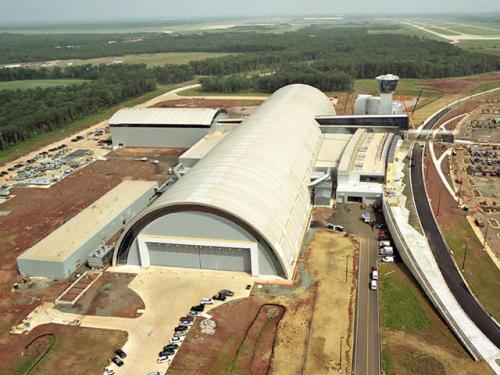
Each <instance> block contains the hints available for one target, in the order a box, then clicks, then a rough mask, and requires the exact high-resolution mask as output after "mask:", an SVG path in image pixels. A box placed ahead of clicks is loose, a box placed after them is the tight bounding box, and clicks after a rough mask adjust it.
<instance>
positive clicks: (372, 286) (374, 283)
mask: <svg viewBox="0 0 500 375" xmlns="http://www.w3.org/2000/svg"><path fill="white" fill-rule="evenodd" d="M370 289H371V290H377V280H373V279H372V280H370Z"/></svg>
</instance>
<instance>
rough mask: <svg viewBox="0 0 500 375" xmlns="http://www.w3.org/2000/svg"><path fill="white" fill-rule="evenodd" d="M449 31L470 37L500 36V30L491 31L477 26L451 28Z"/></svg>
mask: <svg viewBox="0 0 500 375" xmlns="http://www.w3.org/2000/svg"><path fill="white" fill-rule="evenodd" d="M450 29H451V30H453V31H456V32H459V33H462V34H470V35H500V30H496V29H492V28H483V27H477V26H462V25H460V26H452V27H450Z"/></svg>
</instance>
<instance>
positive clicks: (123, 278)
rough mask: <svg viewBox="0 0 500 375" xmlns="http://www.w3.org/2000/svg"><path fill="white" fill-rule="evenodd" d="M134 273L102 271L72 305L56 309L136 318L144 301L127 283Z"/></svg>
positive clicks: (142, 307)
mask: <svg viewBox="0 0 500 375" xmlns="http://www.w3.org/2000/svg"><path fill="white" fill-rule="evenodd" d="M136 276H137V275H136V274H129V273H117V272H104V273H103V274H102V276H101V277H100V278H99V279H97V281H96V282H95V283H94V284H92V286H91V287H90V289H89V290H87V291H86V292H85V294H84V295H83V296H82V297H80V299H79V300H78V302H77V303H76V304H75V305H74V306H66V305H59V306H56V308H57V309H59V310H61V311H63V312H70V313H75V314H84V315H98V316H116V317H122V318H137V317H138V316H140V314H138V313H137V310H139V309H144V308H145V306H144V302H143V301H142V299H141V297H139V295H137V293H135V292H134V291H133V290H132V289H129V288H128V285H129V284H130V283H131V282H132V280H133V279H134V278H135V277H136Z"/></svg>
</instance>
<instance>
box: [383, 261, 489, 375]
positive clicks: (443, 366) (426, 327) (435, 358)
mask: <svg viewBox="0 0 500 375" xmlns="http://www.w3.org/2000/svg"><path fill="white" fill-rule="evenodd" d="M379 278H380V282H379V285H380V301H381V312H380V314H381V320H380V324H381V342H382V369H383V371H384V373H385V374H386V375H401V374H405V375H409V374H426V375H441V374H488V373H490V371H489V368H488V366H487V365H486V364H485V363H484V362H483V363H481V362H474V361H473V360H472V359H471V358H470V357H469V356H468V355H467V353H466V352H465V351H464V349H463V348H462V346H461V345H460V343H459V342H458V341H457V340H456V338H455V336H453V334H452V333H451V331H450V330H449V329H448V327H447V326H446V325H445V323H444V322H443V320H441V318H440V316H439V315H438V313H437V312H436V310H435V309H434V308H433V306H432V305H431V304H430V302H429V300H428V299H427V297H426V296H425V294H424V293H423V291H422V290H421V289H420V287H419V286H418V284H417V282H416V280H415V279H414V278H413V276H412V275H411V274H410V273H409V271H408V269H407V268H406V267H405V266H404V265H403V264H381V265H380V266H379Z"/></svg>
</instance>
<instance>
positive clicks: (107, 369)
mask: <svg viewBox="0 0 500 375" xmlns="http://www.w3.org/2000/svg"><path fill="white" fill-rule="evenodd" d="M104 373H105V374H106V375H115V370H113V369H112V368H111V367H104Z"/></svg>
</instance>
